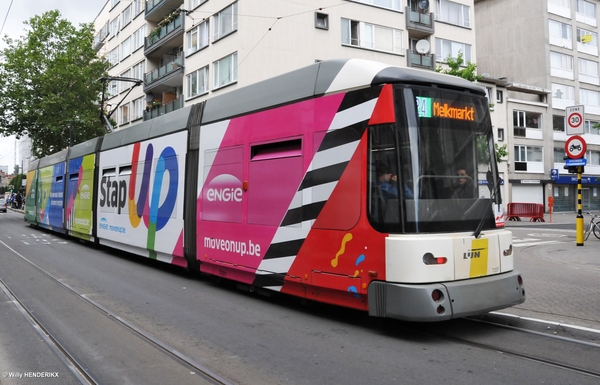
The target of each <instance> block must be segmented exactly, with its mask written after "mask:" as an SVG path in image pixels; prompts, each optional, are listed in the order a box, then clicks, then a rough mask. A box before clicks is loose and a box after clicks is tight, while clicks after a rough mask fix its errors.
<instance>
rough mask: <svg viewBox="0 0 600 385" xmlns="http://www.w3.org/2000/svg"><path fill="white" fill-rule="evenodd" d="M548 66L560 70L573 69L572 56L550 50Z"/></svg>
mask: <svg viewBox="0 0 600 385" xmlns="http://www.w3.org/2000/svg"><path fill="white" fill-rule="evenodd" d="M550 66H551V67H552V68H557V69H561V70H566V71H573V56H571V55H565V54H562V53H558V52H550Z"/></svg>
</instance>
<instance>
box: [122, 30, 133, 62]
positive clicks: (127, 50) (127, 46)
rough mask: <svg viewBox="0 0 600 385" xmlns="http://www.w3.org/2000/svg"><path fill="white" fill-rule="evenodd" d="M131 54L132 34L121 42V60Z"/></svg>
mask: <svg viewBox="0 0 600 385" xmlns="http://www.w3.org/2000/svg"><path fill="white" fill-rule="evenodd" d="M129 55H131V36H130V37H128V38H127V39H125V40H123V42H122V43H121V60H123V59H125V58H126V57H128V56H129Z"/></svg>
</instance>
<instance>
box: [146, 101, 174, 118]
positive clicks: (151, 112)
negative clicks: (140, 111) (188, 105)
mask: <svg viewBox="0 0 600 385" xmlns="http://www.w3.org/2000/svg"><path fill="white" fill-rule="evenodd" d="M182 104H183V103H182V102H181V99H175V100H173V101H172V102H171V103H167V104H163V105H161V106H160V107H148V108H147V109H146V111H144V120H150V119H154V118H156V117H158V116H161V115H164V114H168V113H169V112H173V111H176V110H178V109H180V108H181V107H182Z"/></svg>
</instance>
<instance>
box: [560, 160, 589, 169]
mask: <svg viewBox="0 0 600 385" xmlns="http://www.w3.org/2000/svg"><path fill="white" fill-rule="evenodd" d="M586 163H587V160H585V158H580V159H566V160H565V166H567V167H571V166H585V164H586Z"/></svg>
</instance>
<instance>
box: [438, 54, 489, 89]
mask: <svg viewBox="0 0 600 385" xmlns="http://www.w3.org/2000/svg"><path fill="white" fill-rule="evenodd" d="M463 64H464V59H463V54H462V51H458V56H457V57H456V59H454V58H452V56H450V55H448V57H447V58H446V65H447V66H448V68H444V67H442V66H441V65H439V66H438V67H437V68H436V69H435V72H441V73H443V74H448V75H454V76H458V77H461V78H463V79H467V80H469V81H472V82H474V81H475V80H479V79H481V78H483V76H481V75H477V74H476V73H475V71H476V70H477V64H475V63H471V62H470V61H468V60H467V65H466V66H463Z"/></svg>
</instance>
